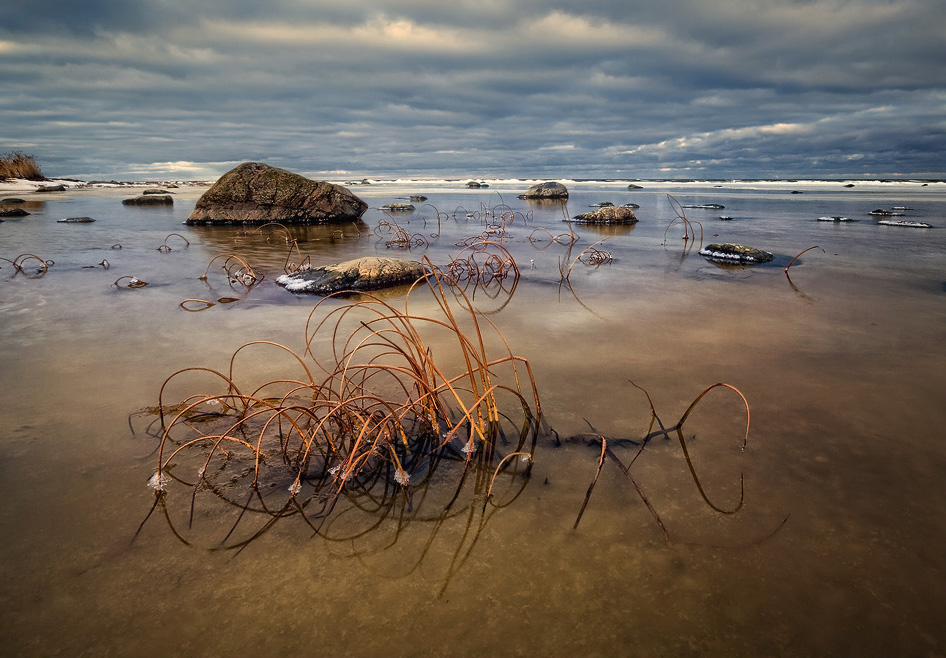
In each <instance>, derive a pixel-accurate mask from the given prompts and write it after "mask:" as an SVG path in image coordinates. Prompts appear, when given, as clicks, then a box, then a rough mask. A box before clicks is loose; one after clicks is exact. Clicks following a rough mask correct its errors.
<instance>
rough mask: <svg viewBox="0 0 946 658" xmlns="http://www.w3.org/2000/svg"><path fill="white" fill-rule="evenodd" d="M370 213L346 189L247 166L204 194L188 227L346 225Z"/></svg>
mask: <svg viewBox="0 0 946 658" xmlns="http://www.w3.org/2000/svg"><path fill="white" fill-rule="evenodd" d="M367 209H368V204H367V203H365V202H364V201H362V200H361V199H359V198H358V197H357V196H355V195H354V194H352V193H351V192H349V191H348V190H347V189H346V188H344V187H342V186H341V185H335V184H334V183H327V182H325V181H314V180H311V179H309V178H306V177H305V176H301V175H299V174H294V173H292V172H290V171H286V170H285V169H279V168H277V167H271V166H269V165H267V164H263V163H261V162H244V163H243V164H241V165H240V166H238V167H236V168H234V169H231V170H230V171H228V172H227V173H225V174H224V175H223V176H221V177H220V179H219V180H218V181H217V182H216V183H214V184H213V185H212V186H211V188H210V189H209V190H207V191H206V192H204V194H203V195H202V196H201V197H200V199H198V200H197V205H196V206H195V207H194V211H193V212H192V213H191V214H190V217H188V218H187V221H186V222H185V224H265V223H267V222H281V223H285V224H317V223H322V222H343V221H352V220H356V219H358V218H360V217H361V216H362V215H363V214H364V212H365V210H367Z"/></svg>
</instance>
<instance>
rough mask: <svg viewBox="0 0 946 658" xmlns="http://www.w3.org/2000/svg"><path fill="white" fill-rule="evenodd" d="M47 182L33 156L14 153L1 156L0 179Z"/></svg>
mask: <svg viewBox="0 0 946 658" xmlns="http://www.w3.org/2000/svg"><path fill="white" fill-rule="evenodd" d="M6 178H23V179H26V180H46V177H45V176H43V172H41V171H40V170H39V166H38V165H37V164H36V160H35V158H34V157H33V156H32V155H26V154H25V153H20V152H19V151H12V152H10V153H7V154H6V155H2V156H0V179H6Z"/></svg>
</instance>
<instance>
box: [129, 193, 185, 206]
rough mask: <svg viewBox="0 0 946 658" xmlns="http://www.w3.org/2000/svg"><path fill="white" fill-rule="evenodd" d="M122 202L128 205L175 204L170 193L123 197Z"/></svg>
mask: <svg viewBox="0 0 946 658" xmlns="http://www.w3.org/2000/svg"><path fill="white" fill-rule="evenodd" d="M122 203H123V204H124V205H126V206H171V205H174V199H172V198H171V195H170V194H142V195H141V196H136V197H132V198H130V199H123V200H122Z"/></svg>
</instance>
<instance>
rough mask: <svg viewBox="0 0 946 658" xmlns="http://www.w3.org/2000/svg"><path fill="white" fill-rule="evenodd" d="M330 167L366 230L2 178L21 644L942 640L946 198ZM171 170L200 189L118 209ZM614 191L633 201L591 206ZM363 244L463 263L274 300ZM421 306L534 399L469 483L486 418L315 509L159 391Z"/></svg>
mask: <svg viewBox="0 0 946 658" xmlns="http://www.w3.org/2000/svg"><path fill="white" fill-rule="evenodd" d="M335 182H337V183H339V184H342V185H344V186H346V187H348V189H349V190H350V191H351V192H352V193H354V194H356V195H357V196H359V197H360V198H362V199H363V200H364V201H365V202H366V203H367V204H368V206H369V208H368V210H367V211H366V212H365V214H364V215H363V216H362V218H361V221H357V222H345V223H341V224H334V225H310V226H288V227H287V226H276V225H270V226H264V227H253V226H237V225H234V226H214V227H210V226H193V227H192V226H187V225H185V224H184V221H185V220H186V219H187V217H188V215H189V214H190V212H191V211H192V210H193V208H194V205H195V204H196V202H197V200H198V199H199V197H200V196H201V194H203V192H205V191H206V190H207V188H208V183H195V182H188V181H177V182H175V183H171V182H168V181H162V182H154V181H152V182H144V181H142V182H135V183H95V184H91V183H77V182H74V181H72V182H67V185H66V189H65V190H64V191H61V192H42V193H41V192H36V191H33V190H32V189H30V188H23V187H22V186H19V187H16V188H9V189H4V188H3V186H2V185H0V202H3V203H0V209H8V208H22V209H23V210H25V211H27V212H28V213H29V214H27V215H23V216H18V217H11V216H6V217H3V220H4V221H3V222H2V223H0V373H2V374H0V420H2V422H0V499H2V501H3V503H2V505H0V525H2V527H3V529H4V532H3V541H2V542H0V557H2V559H0V574H2V580H3V583H4V587H3V588H2V591H0V600H2V611H3V614H2V615H0V640H2V642H0V656H40V655H42V656H77V655H109V656H129V657H132V656H134V657H141V656H169V655H181V656H184V655H201V656H274V655H333V656H444V655H449V656H457V657H464V656H484V655H490V656H522V655H528V656H540V655H541V656H550V657H552V656H569V657H570V656H658V655H664V656H680V655H701V656H725V657H728V658H733V657H738V656H747V657H749V656H752V657H758V656H801V655H807V656H855V655H856V656H891V655H898V656H943V655H946V605H944V594H946V552H944V550H943V548H944V546H946V496H944V485H946V444H944V437H946V403H944V401H946V347H944V346H946V182H944V181H938V180H895V181H881V180H874V181H866V180H851V181H848V180H819V181H813V180H791V181H788V180H780V181H771V180H765V181H762V180H759V181H731V180H725V181H723V180H720V181H708V180H693V181H679V180H664V181H658V180H565V179H562V180H560V181H559V182H561V183H563V184H564V185H565V186H566V187H567V188H568V191H569V196H568V199H567V201H544V202H537V201H531V200H527V199H522V198H519V195H520V194H523V193H524V192H525V191H526V189H527V188H528V187H529V186H530V185H531V184H533V183H535V182H543V181H537V180H531V179H497V178H490V177H486V178H471V179H466V178H464V179H455V180H447V179H439V180H418V179H388V180H381V179H364V180H363V179H358V180H339V181H335ZM471 182H475V183H476V184H477V185H478V186H477V187H471V186H470V183H471ZM148 187H162V188H163V189H166V190H167V192H168V193H169V194H170V196H171V198H172V200H173V202H172V204H170V205H166V206H154V207H144V206H130V205H124V204H123V203H122V201H123V200H125V199H127V198H130V197H134V196H137V195H139V194H141V193H142V192H143V190H144V189H146V188H148ZM421 197H423V198H421ZM9 199H20V201H15V202H9V201H4V200H9ZM392 203H410V204H412V205H413V209H409V210H401V211H394V210H390V209H387V208H385V206H387V205H388V204H392ZM601 204H613V205H615V206H622V205H630V207H632V208H633V211H634V213H635V215H636V218H637V220H638V221H637V222H636V223H633V224H630V225H589V224H582V223H579V222H577V221H575V220H574V217H576V216H578V215H579V214H581V213H585V212H589V211H592V210H594V209H595V208H596V207H599V206H600V205H601ZM878 211H880V212H878ZM76 218H88V220H94V221H63V220H70V219H72V220H75V219H76ZM721 243H736V244H741V245H747V246H751V247H754V248H757V249H760V250H763V251H766V252H769V253H771V254H772V259H771V260H770V261H768V262H765V263H761V264H748V263H734V262H719V261H715V260H712V259H711V258H709V257H707V256H704V255H702V254H701V251H703V250H704V249H705V248H708V247H709V245H711V244H721ZM362 256H395V257H399V258H407V259H411V260H419V261H422V262H424V263H425V264H427V266H428V267H430V268H436V269H437V270H438V271H439V272H441V273H442V276H443V277H445V278H443V279H440V281H441V282H444V281H447V280H448V279H449V277H450V276H453V277H454V278H455V279H456V280H455V281H454V285H453V287H451V286H450V285H447V286H446V289H447V292H446V293H438V292H437V290H436V288H429V287H427V286H425V285H423V284H420V285H418V286H415V287H414V288H409V287H398V288H394V289H391V290H387V291H384V292H379V293H377V294H374V295H370V296H356V297H338V298H330V299H324V298H322V297H318V296H313V295H307V294H297V293H292V292H289V291H287V290H286V289H285V288H284V287H283V286H281V285H280V284H279V283H277V279H278V278H279V277H280V276H281V275H284V274H286V273H287V272H289V271H294V270H295V269H298V268H300V267H302V268H305V267H318V266H322V265H327V264H332V263H338V262H341V261H345V260H349V259H353V258H358V257H362ZM471 272H478V273H479V274H478V275H477V276H472V275H471V274H470V273H471ZM445 300H446V301H445ZM445 304H446V309H447V311H445ZM366 309H367V310H366ZM364 313H367V315H364ZM372 313H374V314H375V315H372ZM378 314H380V316H379V315H378ZM396 314H400V317H405V318H411V321H412V322H413V323H414V324H415V325H416V326H417V328H418V336H419V337H420V339H422V341H423V343H422V344H423V345H424V354H426V355H427V357H426V358H429V359H431V360H432V361H434V362H436V363H437V364H438V368H440V369H441V370H442V371H443V373H444V374H445V375H446V376H455V375H454V374H453V373H462V372H464V368H465V367H466V359H467V356H468V355H469V354H470V352H469V351H468V350H470V349H472V350H473V351H474V352H475V353H476V354H481V355H482V358H483V360H484V361H490V362H493V365H492V366H490V381H492V382H494V383H496V384H497V385H501V386H504V387H507V388H504V389H502V390H503V391H509V390H512V389H517V387H518V389H517V390H523V391H525V392H526V393H525V394H524V395H523V396H522V397H516V396H515V395H505V396H504V397H503V398H502V404H503V407H502V409H501V413H500V415H499V417H498V418H497V419H495V423H496V425H497V426H500V427H502V430H501V431H500V432H499V433H498V434H496V435H495V436H494V440H493V442H492V443H491V444H490V445H489V446H485V445H484V446H482V447H481V450H480V452H477V453H476V455H477V457H476V459H473V458H470V459H469V463H470V464H471V466H469V467H467V466H465V464H466V463H467V457H466V456H468V455H469V454H470V453H469V452H464V449H465V448H466V442H465V440H461V439H460V438H459V437H460V436H461V434H460V433H458V434H457V435H456V436H455V437H454V438H453V439H452V440H451V443H450V446H449V447H448V448H446V449H445V452H444V454H445V455H450V456H452V457H451V458H450V459H447V458H445V459H444V460H443V463H444V464H446V465H441V466H440V467H439V468H438V470H436V472H434V471H433V470H423V472H421V471H418V472H417V473H414V474H408V475H409V482H410V485H409V487H401V488H400V489H398V488H396V487H394V485H391V487H390V488H388V489H386V488H385V487H383V486H381V485H378V483H377V482H373V483H367V482H354V481H352V482H347V483H346V481H345V480H344V479H343V478H337V479H336V480H335V481H336V482H339V483H340V484H339V486H338V488H337V491H338V493H337V494H336V495H334V498H333V497H332V496H329V497H328V498H326V496H327V495H328V494H326V493H325V491H336V490H330V489H327V490H325V491H321V492H320V491H318V490H317V488H316V487H315V485H314V484H313V483H312V482H309V481H305V482H303V485H305V489H303V494H305V496H306V497H305V498H303V497H302V496H300V497H299V498H298V499H296V498H294V496H295V494H296V493H297V491H298V490H295V491H294V490H293V487H294V482H293V480H292V479H290V480H288V481H287V480H279V479H278V478H273V479H271V480H268V481H266V483H265V487H262V488H257V489H254V488H253V487H252V486H251V485H250V484H248V479H247V478H248V477H249V475H248V474H251V473H253V468H254V465H253V463H252V460H247V458H246V456H245V455H243V454H242V453H241V452H240V450H241V449H240V448H239V447H238V446H237V443H239V441H237V440H236V439H234V440H233V445H234V446H237V447H234V448H232V449H229V450H226V451H224V452H220V453H217V456H215V457H214V460H215V461H211V459H210V456H208V454H207V452H206V450H204V451H203V452H201V450H202V449H203V446H205V445H206V444H207V441H206V437H208V436H211V435H213V433H214V431H215V429H214V428H215V427H216V425H215V424H214V423H215V422H219V421H218V420H216V419H219V417H220V416H219V412H218V411H216V410H209V411H207V413H206V414H203V415H201V417H199V418H190V417H187V418H184V419H182V420H181V421H180V423H179V424H178V425H177V426H176V427H177V428H178V429H180V430H181V431H182V432H183V433H184V434H180V435H179V434H174V435H173V436H172V435H168V436H165V434H164V432H163V430H162V428H161V419H160V414H159V412H160V408H161V407H166V408H167V409H168V413H172V409H180V407H176V406H175V405H178V404H180V403H186V402H187V401H189V400H190V401H193V400H195V399H207V400H209V403H208V404H217V405H218V406H220V407H223V406H226V405H222V404H220V403H221V401H223V400H224V399H225V398H226V396H227V395H230V394H232V389H231V387H236V388H239V389H240V390H241V391H254V390H258V388H257V387H265V386H267V385H270V384H267V383H268V382H276V381H280V382H283V384H285V382H287V381H291V382H295V381H303V380H306V377H307V376H311V375H312V373H317V372H321V370H319V364H321V365H323V366H324V365H325V364H326V363H327V364H329V366H328V368H329V370H332V369H333V368H335V367H336V364H335V362H334V361H333V359H334V358H335V356H337V353H338V351H339V350H342V351H344V349H345V347H344V345H345V340H346V339H347V338H348V336H349V335H350V336H358V335H359V334H358V331H360V330H362V328H363V327H364V325H362V324H360V323H361V322H363V321H365V320H366V318H372V317H374V318H377V317H391V316H392V315H396ZM451 318H453V319H452V320H451ZM368 321H369V322H370V319H369V320H368ZM451 322H456V323H457V326H460V327H462V333H460V334H458V333H456V332H451V331H448V330H447V331H445V327H446V326H447V325H449V324H450V323H451ZM320 323H322V324H321V325H320ZM460 336H465V337H466V338H467V339H470V338H471V337H473V338H474V339H475V340H468V342H464V341H463V340H458V338H459V337H460ZM389 337H390V338H391V339H393V338H394V337H393V336H389ZM367 342H369V343H372V341H367ZM373 342H374V347H375V348H378V349H380V347H379V343H383V344H384V345H387V344H388V343H386V342H384V341H383V340H382V339H375V340H374V341H373ZM464 346H465V347H464ZM350 347H351V344H349V348H350ZM382 351H383V350H382ZM510 355H514V356H515V360H513V359H512V358H509V357H510ZM388 357H390V354H388V355H387V356H386V357H385V358H388ZM417 358H419V356H418V357H417ZM356 361H357V359H352V360H349V361H347V362H346V363H347V367H354V366H353V364H356ZM513 363H515V364H517V368H515V369H514V368H512V367H511V366H512V364H513ZM524 364H528V369H526V368H525V367H524ZM306 373H308V375H307V374H306ZM373 384H374V379H372V381H371V382H370V383H369V384H366V386H367V387H368V388H370V387H371V386H372V385H373ZM291 386H292V385H290V388H291ZM378 386H379V387H381V388H383V389H384V392H385V394H386V395H396V394H397V391H395V392H394V393H392V392H391V390H390V389H391V387H390V385H387V386H386V385H385V384H383V383H379V384H378ZM464 386H465V385H464ZM533 390H534V393H535V397H534V396H533ZM228 391H230V392H229V393H228ZM401 392H402V393H403V391H401ZM471 394H472V393H471V391H468V390H466V389H463V390H462V391H461V392H460V393H458V396H459V398H461V399H464V400H466V401H467V402H469V399H470V398H469V396H470V395H471ZM201 396H203V397H201ZM260 397H263V396H262V395H261V396H260ZM536 398H537V400H538V404H537V403H536ZM310 403H311V401H310ZM539 406H540V408H541V414H540V416H539V414H538V407H539ZM454 412H455V413H458V414H460V416H462V413H460V410H458V409H456V408H455V409H454ZM533 416H539V417H538V418H533ZM530 418H533V420H534V422H533V421H532V420H529V419H530ZM523 419H525V420H526V422H525V424H523ZM523 428H525V429H523ZM238 429H239V431H245V430H246V429H247V428H242V429H240V428H238ZM677 430H679V431H677ZM175 431H177V430H175ZM290 434H291V432H290ZM185 435H186V436H190V437H192V439H193V441H194V443H195V445H196V447H195V448H191V447H188V446H187V440H185V439H182V438H181V437H182V436H185ZM240 436H241V440H242V441H243V444H241V445H244V444H246V443H252V441H253V440H255V439H254V436H253V434H252V432H249V433H248V434H241V435H240ZM463 436H466V435H463ZM225 447H226V446H225ZM175 450H176V452H175ZM171 453H173V456H172V457H171V458H170V459H169V455H171ZM516 453H524V454H520V455H519V456H515V455H516ZM404 454H406V453H404ZM404 454H402V455H401V457H404ZM218 457H219V459H218ZM270 457H271V458H272V459H275V460H276V461H279V459H280V456H279V455H278V451H277V454H276V455H270V456H268V458H270ZM506 457H509V459H508V460H507V462H506V465H505V466H503V467H502V468H500V466H501V465H500V461H501V460H503V459H504V458H506ZM205 459H206V463H207V465H213V467H214V468H216V469H218V470H217V471H216V472H217V474H216V475H215V476H214V477H215V479H214V483H215V485H214V486H209V485H207V486H203V485H201V484H199V480H200V479H202V478H203V477H204V473H205V470H200V476H199V478H198V476H197V475H196V474H197V472H198V470H197V469H198V466H199V465H200V463H203V462H201V460H205ZM405 459H406V457H405ZM514 462H515V465H514V466H513V465H512V464H513V463H514ZM280 463H282V462H280ZM200 468H201V469H204V468H205V467H203V466H201V467H200ZM425 468H426V467H425ZM175 469H177V470H176V471H175ZM187 469H192V470H187ZM159 471H160V472H162V473H163V472H165V471H169V472H170V473H171V474H172V475H173V474H175V473H177V477H176V478H174V479H173V481H171V482H170V483H169V484H167V485H162V484H160V483H161V482H163V480H162V479H161V477H157V479H156V476H159V475H160V473H159ZM185 473H186V474H185ZM182 474H185V475H182ZM188 474H189V475H188ZM195 480H197V481H198V484H197V485H194V481H195ZM156 487H157V489H159V490H163V491H160V492H158V491H156ZM379 487H380V488H379ZM408 489H410V491H409V490H408ZM294 500H297V501H301V502H298V504H296V503H295V502H293V501H294ZM326 500H334V501H335V502H334V505H335V507H334V508H332V512H331V514H329V515H328V516H326V517H323V516H320V515H319V514H318V513H317V510H318V509H324V507H320V506H324V505H325V503H326Z"/></svg>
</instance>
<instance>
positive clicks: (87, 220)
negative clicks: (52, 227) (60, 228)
mask: <svg viewBox="0 0 946 658" xmlns="http://www.w3.org/2000/svg"><path fill="white" fill-rule="evenodd" d="M56 221H57V222H59V223H60V224H91V223H92V222H94V221H95V220H94V219H92V218H91V217H66V218H65V219H57V220H56Z"/></svg>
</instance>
